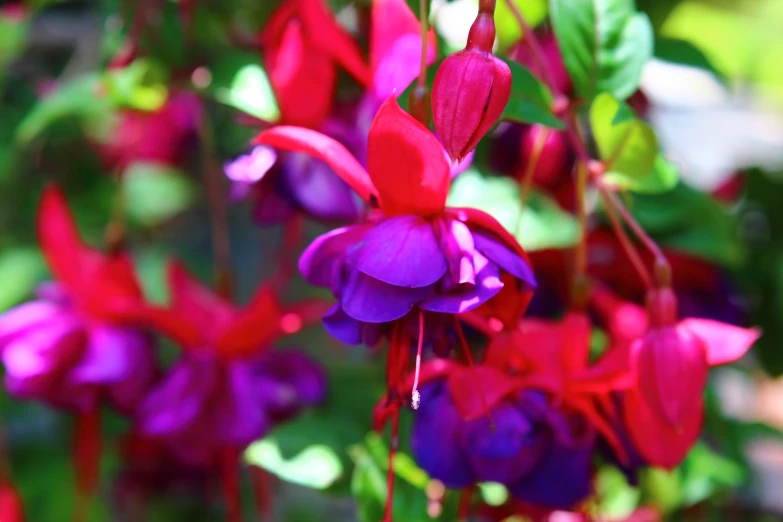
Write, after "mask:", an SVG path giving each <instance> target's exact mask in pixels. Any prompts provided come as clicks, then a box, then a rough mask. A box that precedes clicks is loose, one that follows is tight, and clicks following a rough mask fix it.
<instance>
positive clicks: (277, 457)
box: [245, 440, 343, 489]
mask: <svg viewBox="0 0 783 522" xmlns="http://www.w3.org/2000/svg"><path fill="white" fill-rule="evenodd" d="M245 460H247V461H248V462H249V463H251V464H255V465H256V466H259V467H262V468H264V469H266V470H267V471H269V472H271V473H274V474H275V475H277V476H278V477H280V478H281V479H283V480H286V481H288V482H292V483H294V484H299V485H300V486H306V487H309V488H314V489H326V488H328V487H329V486H331V485H332V484H333V483H334V482H335V481H336V480H337V479H338V478H339V477H340V475H342V473H343V464H342V462H341V461H340V458H339V457H338V456H337V454H336V453H335V452H334V450H332V449H331V448H329V447H327V446H323V445H320V444H315V445H312V446H309V447H307V448H306V449H304V450H303V451H302V452H301V453H299V454H297V455H296V456H294V457H292V458H290V459H286V458H284V457H283V455H282V454H281V453H280V447H279V446H278V445H277V443H275V441H273V440H261V441H257V442H254V443H253V444H251V445H250V447H248V448H247V450H246V451H245Z"/></svg>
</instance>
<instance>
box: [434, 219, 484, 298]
mask: <svg viewBox="0 0 783 522" xmlns="http://www.w3.org/2000/svg"><path fill="white" fill-rule="evenodd" d="M440 227H441V231H440V244H441V248H442V249H443V253H444V254H446V260H447V262H448V264H449V274H450V276H451V279H452V281H453V282H454V283H455V284H463V283H471V284H475V282H476V279H475V276H476V269H475V267H474V266H473V255H474V254H475V253H476V250H475V244H474V242H473V234H471V232H470V229H469V228H468V227H467V225H465V223H462V222H461V221H457V220H456V219H450V220H447V221H441V222H440Z"/></svg>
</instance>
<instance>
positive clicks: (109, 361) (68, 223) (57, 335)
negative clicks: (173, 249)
mask: <svg viewBox="0 0 783 522" xmlns="http://www.w3.org/2000/svg"><path fill="white" fill-rule="evenodd" d="M38 238H39V242H40V244H41V248H42V250H43V252H44V255H45V256H46V258H47V261H48V262H49V266H50V268H51V270H52V273H53V274H54V276H55V277H56V278H57V280H58V281H57V282H56V283H48V284H45V285H43V286H42V287H41V288H40V289H39V292H38V299H37V300H35V301H32V302H29V303H26V304H23V305H20V306H18V307H16V308H13V309H11V310H9V311H8V312H6V313H4V314H3V315H2V316H0V354H1V356H2V361H3V365H4V366H5V385H6V388H7V389H8V392H9V393H10V394H11V395H13V396H15V397H18V398H25V399H36V400H40V401H44V402H46V403H48V404H52V405H56V406H61V407H65V408H69V409H73V410H76V411H78V412H81V413H86V412H89V411H92V410H94V409H95V408H97V406H98V404H99V402H100V400H101V399H102V398H107V399H109V400H110V401H112V402H113V403H114V405H115V406H117V407H118V408H120V409H122V410H124V411H132V410H133V409H134V408H135V407H136V405H137V404H138V402H139V400H140V399H141V398H142V397H143V395H144V393H146V391H147V389H148V388H149V386H150V385H151V383H152V380H153V378H154V375H155V371H156V370H155V362H154V353H153V350H152V343H151V339H150V338H149V337H148V336H147V335H145V334H144V333H142V332H141V331H139V330H138V329H134V328H132V327H130V326H127V325H126V324H127V320H126V318H124V316H123V313H122V311H123V309H124V308H126V307H127V306H129V305H133V304H135V303H138V302H140V300H141V299H142V294H141V289H140V287H139V286H138V283H137V282H136V278H135V275H134V273H133V269H132V266H131V263H130V261H129V260H128V258H126V257H125V256H123V255H117V256H104V255H103V254H102V253H100V252H97V251H95V250H91V249H89V248H87V247H85V246H84V245H83V244H82V243H81V240H80V238H79V235H78V232H77V230H76V225H75V224H74V222H73V220H72V218H71V215H70V212H69V211H68V207H67V203H66V202H65V199H64V197H63V195H62V194H61V193H60V192H59V190H57V189H56V188H48V189H46V190H45V192H44V194H43V197H42V202H41V207H40V210H39V213H38Z"/></svg>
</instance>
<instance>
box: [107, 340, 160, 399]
mask: <svg viewBox="0 0 783 522" xmlns="http://www.w3.org/2000/svg"><path fill="white" fill-rule="evenodd" d="M106 329H107V330H110V331H111V335H113V336H115V337H117V339H118V341H117V342H118V346H121V347H122V349H123V350H124V354H123V358H124V359H125V368H126V370H127V373H126V374H125V375H124V376H123V379H121V380H120V381H118V382H115V383H114V385H113V386H112V387H111V388H110V389H109V392H110V396H111V400H112V402H113V403H114V405H115V406H116V407H118V408H119V409H120V410H123V411H134V410H135V409H136V407H137V406H138V404H139V402H140V401H141V400H142V399H143V398H144V396H145V395H146V394H147V392H148V391H149V390H150V388H151V386H152V384H153V381H154V379H155V376H156V373H157V366H156V363H155V354H154V351H153V345H152V342H151V340H150V338H149V337H148V336H147V335H145V334H143V333H141V332H137V331H134V330H127V329H120V328H109V327H106ZM120 339H122V340H120Z"/></svg>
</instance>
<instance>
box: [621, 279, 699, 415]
mask: <svg viewBox="0 0 783 522" xmlns="http://www.w3.org/2000/svg"><path fill="white" fill-rule="evenodd" d="M647 306H648V309H649V314H650V325H651V328H650V330H649V331H648V332H647V334H645V335H644V337H642V338H641V339H639V340H638V341H636V342H635V343H634V345H633V348H632V350H633V355H634V360H635V363H636V371H637V376H638V377H637V378H638V383H639V391H640V392H641V394H642V396H643V397H644V400H645V401H646V402H647V404H648V405H649V406H650V409H651V410H652V412H653V413H654V414H655V415H656V416H658V417H659V418H660V420H662V421H665V422H668V423H669V424H670V425H672V426H675V427H678V426H681V425H683V424H685V423H686V421H687V420H688V419H689V418H692V417H693V416H696V415H699V414H700V411H701V408H702V392H703V391H704V387H705V386H706V385H707V373H708V370H709V363H708V361H707V346H706V345H705V343H704V341H703V340H702V339H701V338H699V337H697V336H696V335H694V334H693V333H691V332H690V331H689V330H688V329H686V328H680V327H678V326H677V325H676V320H677V306H676V298H675V297H674V293H673V292H672V290H671V289H670V288H663V289H656V290H653V291H651V292H650V295H649V296H648V304H647Z"/></svg>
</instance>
